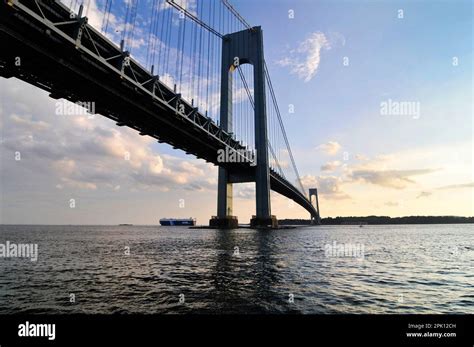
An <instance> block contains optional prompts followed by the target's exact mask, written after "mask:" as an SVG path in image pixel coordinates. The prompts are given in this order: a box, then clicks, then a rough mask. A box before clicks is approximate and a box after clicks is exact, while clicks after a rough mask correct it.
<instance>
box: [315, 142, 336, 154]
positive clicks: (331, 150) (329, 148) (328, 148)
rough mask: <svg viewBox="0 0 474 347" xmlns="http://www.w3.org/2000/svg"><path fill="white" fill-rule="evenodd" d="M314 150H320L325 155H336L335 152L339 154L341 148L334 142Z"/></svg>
mask: <svg viewBox="0 0 474 347" xmlns="http://www.w3.org/2000/svg"><path fill="white" fill-rule="evenodd" d="M316 148H317V149H319V150H321V151H322V152H323V153H325V154H328V155H335V154H337V152H339V150H340V149H341V148H342V146H341V145H340V144H339V143H338V142H336V141H329V142H326V143H323V144H321V145H319V146H318V147H316Z"/></svg>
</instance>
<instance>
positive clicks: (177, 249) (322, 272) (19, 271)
mask: <svg viewBox="0 0 474 347" xmlns="http://www.w3.org/2000/svg"><path fill="white" fill-rule="evenodd" d="M6 241H10V243H16V244H20V243H36V244H38V259H37V261H36V262H34V261H31V260H30V259H28V258H0V269H1V271H0V314H12V313H53V314H54V313H90V314H95V313H104V314H110V313H144V314H156V313H219V314H220V313H303V314H319V313H322V314H333V313H393V314H397V313H421V314H424V313H471V314H472V313H474V225H469V224H464V225H461V224H459V225H384V226H382V225H380V226H378V225H377V226H375V225H374V226H371V225H369V226H364V227H359V226H319V227H298V228H296V229H290V230H277V231H255V230H250V229H239V230H233V231H222V230H195V229H194V230H193V229H187V228H184V227H160V226H12V225H2V226H0V243H3V244H5V243H6ZM71 294H73V295H71ZM72 298H74V299H75V300H71V299H72ZM71 301H73V302H71Z"/></svg>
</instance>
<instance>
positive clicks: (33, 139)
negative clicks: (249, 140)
mask: <svg viewBox="0 0 474 347" xmlns="http://www.w3.org/2000/svg"><path fill="white" fill-rule="evenodd" d="M0 83H2V84H5V85H2V84H0V89H2V90H4V91H5V92H4V94H5V99H6V100H7V99H10V100H15V101H16V102H15V103H4V104H2V112H3V113H4V115H5V117H3V119H2V120H3V127H4V129H3V131H2V132H3V134H4V135H3V138H2V140H3V141H2V146H1V156H2V162H1V164H2V179H3V180H4V182H9V185H10V184H11V186H12V187H14V186H16V185H17V182H18V184H20V182H21V181H22V180H23V179H24V178H22V177H21V175H22V174H24V175H27V171H29V172H30V173H31V172H34V173H35V180H37V183H38V185H39V186H45V187H56V188H57V189H60V190H64V189H70V190H73V191H75V190H89V191H100V190H101V189H107V190H109V191H110V190H111V189H112V191H118V190H122V189H124V188H127V187H128V188H134V189H142V190H145V191H148V190H153V189H156V190H159V191H169V190H199V191H202V190H215V188H216V182H215V179H212V178H213V177H215V176H216V172H215V171H216V169H215V167H214V166H213V165H212V164H208V163H205V162H204V161H200V160H195V161H189V160H188V159H182V158H179V157H176V156H172V155H163V154H160V153H157V151H156V148H155V147H156V145H155V143H156V141H155V140H154V139H153V138H151V137H147V136H140V135H139V134H138V133H137V132H136V131H134V130H132V129H129V128H126V127H117V126H116V125H115V123H114V122H113V121H111V120H109V119H107V118H105V117H102V116H100V115H96V116H94V117H87V116H65V115H56V114H55V109H56V107H55V106H56V102H58V101H57V100H54V99H51V98H49V97H48V95H47V93H46V92H44V91H41V90H38V89H35V88H34V87H33V86H30V85H28V84H26V83H24V82H21V81H18V80H16V79H11V80H8V81H6V80H1V81H0ZM18 86H20V88H17V87H18ZM61 102H63V101H61ZM21 105H23V106H21ZM28 105H36V106H35V107H36V109H35V111H34V112H33V111H32V110H29V108H28ZM19 110H23V111H24V112H25V113H21V112H19ZM15 152H20V153H21V161H20V162H17V161H15V160H14V159H12V158H14V157H15V155H14V154H15ZM19 170H27V171H21V172H20V171H19ZM117 187H119V188H117ZM12 190H13V188H12Z"/></svg>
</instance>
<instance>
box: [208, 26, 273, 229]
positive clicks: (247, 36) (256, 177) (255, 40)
mask: <svg viewBox="0 0 474 347" xmlns="http://www.w3.org/2000/svg"><path fill="white" fill-rule="evenodd" d="M243 64H251V65H252V66H253V80H254V85H253V89H254V104H255V111H254V120H255V148H256V159H257V160H256V165H255V171H254V174H253V175H251V176H248V175H247V176H243V175H242V174H240V173H239V172H238V171H235V170H231V169H227V168H223V167H219V178H218V193H217V218H213V219H211V221H210V224H211V225H212V226H218V227H222V228H234V227H237V225H238V220H237V217H236V216H233V215H232V200H233V191H232V184H233V183H242V182H255V195H256V215H255V216H253V218H252V220H251V221H250V224H251V226H252V227H276V226H277V225H278V222H277V219H276V217H275V216H272V215H271V206H270V171H269V170H270V169H269V162H268V140H267V110H266V102H265V95H266V94H265V61H264V54H263V34H262V29H261V27H259V26H257V27H253V28H250V29H246V30H243V31H239V32H235V33H231V34H228V35H225V36H223V38H222V65H221V66H222V68H221V69H222V70H221V101H220V103H221V109H220V124H221V127H222V129H223V130H224V131H227V132H232V128H233V127H232V102H233V97H232V79H233V74H234V71H235V70H236V68H238V66H239V65H243Z"/></svg>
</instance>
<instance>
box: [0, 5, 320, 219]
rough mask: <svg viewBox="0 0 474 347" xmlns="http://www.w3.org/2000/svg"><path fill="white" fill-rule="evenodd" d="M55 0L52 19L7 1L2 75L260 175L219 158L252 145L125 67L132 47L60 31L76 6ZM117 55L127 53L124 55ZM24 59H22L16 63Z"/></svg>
mask: <svg viewBox="0 0 474 347" xmlns="http://www.w3.org/2000/svg"><path fill="white" fill-rule="evenodd" d="M32 3H34V2H32ZM50 5H51V8H50V10H49V11H47V10H46V9H43V12H45V16H47V17H48V21H45V20H42V19H41V18H39V14H38V13H36V14H35V13H33V14H31V13H30V14H25V13H24V12H21V11H18V10H17V9H15V8H12V7H11V6H8V5H7V4H6V3H5V1H1V0H0V7H1V9H0V42H1V43H2V49H1V50H0V76H2V77H4V78H11V77H16V78H18V79H21V80H23V81H25V82H27V83H29V84H32V85H34V86H36V87H38V88H41V89H43V90H46V91H47V92H49V93H50V96H51V97H52V98H54V99H59V98H63V99H67V100H69V101H71V102H87V103H89V102H94V103H95V113H97V114H100V115H103V116H105V117H107V118H110V119H112V120H113V121H115V122H116V123H117V125H119V126H128V127H130V128H133V129H136V130H137V131H139V132H140V134H141V135H147V136H151V137H153V138H155V139H157V140H158V141H159V142H165V143H168V144H170V145H172V146H173V147H174V148H177V149H181V150H183V151H185V152H186V153H188V154H192V155H194V156H196V157H197V158H201V159H204V160H206V161H207V162H210V163H213V164H215V165H219V166H221V167H225V168H227V169H229V172H233V173H234V175H231V176H230V177H231V180H232V181H234V182H235V183H238V182H249V181H255V175H256V173H255V167H253V166H251V165H250V163H249V162H242V163H222V162H218V150H219V149H225V148H226V147H228V148H233V149H245V147H244V146H242V145H241V144H240V143H239V142H238V141H236V140H234V139H233V138H232V136H231V134H229V133H226V132H225V131H223V130H222V129H220V128H219V127H218V126H217V125H216V124H215V123H213V122H212V120H211V119H210V118H208V117H206V116H205V115H203V114H202V113H200V112H199V110H197V109H196V108H194V107H193V106H192V105H190V104H189V103H187V102H186V101H185V100H182V99H181V98H180V95H179V94H177V93H175V92H174V91H173V90H171V89H169V88H168V87H167V86H165V85H164V84H163V83H162V82H161V81H159V78H158V77H157V76H153V75H151V74H150V73H149V72H148V71H147V70H146V69H144V68H143V67H141V66H140V65H139V64H138V63H137V62H135V61H134V60H133V59H131V63H130V64H131V65H130V66H131V68H130V69H132V68H133V71H124V70H123V65H121V64H122V62H121V61H120V59H121V58H123V56H124V53H126V52H123V51H121V50H120V49H119V48H118V47H117V46H115V45H114V44H113V43H112V42H110V41H108V40H107V39H106V38H105V37H101V35H100V33H98V32H96V31H95V30H94V29H93V28H92V27H90V26H88V36H89V38H94V40H93V41H94V42H95V43H94V42H92V40H89V41H87V39H86V38H87V36H85V35H84V36H83V41H82V42H81V43H80V44H79V46H77V45H75V44H74V40H72V39H71V38H68V37H67V36H69V35H63V34H62V33H63V32H66V33H67V30H65V29H64V28H62V29H61V30H59V29H57V28H56V27H55V26H54V25H52V23H51V22H61V21H67V20H69V19H70V17H69V16H70V13H69V11H68V10H67V9H66V8H65V7H64V5H62V4H60V3H56V2H52V3H51V4H50ZM73 29H74V28H71V31H73ZM71 35H72V34H71ZM39 43H41V44H39ZM94 51H95V52H94ZM96 53H97V54H96ZM104 57H109V58H104ZM115 57H119V58H118V61H115V59H116V58H115ZM18 58H20V60H19V61H20V64H16V63H17V62H18ZM121 67H122V70H120V68H121ZM150 81H151V82H150ZM180 108H182V109H181V110H179V109H180ZM270 185H271V189H272V190H274V191H276V192H278V193H280V194H282V195H284V196H286V197H288V198H289V199H292V200H294V201H295V202H296V203H297V204H299V205H301V206H302V207H303V208H305V209H306V210H307V211H308V212H309V213H310V214H311V215H312V216H317V211H316V210H315V208H314V207H313V206H312V205H311V203H310V201H309V200H308V199H307V198H306V197H305V196H304V195H303V194H302V193H301V192H299V191H298V190H297V189H296V188H295V187H294V186H293V185H292V184H291V183H290V182H288V181H287V180H286V179H285V178H284V177H281V176H280V175H279V174H277V173H276V172H274V171H272V170H270Z"/></svg>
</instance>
